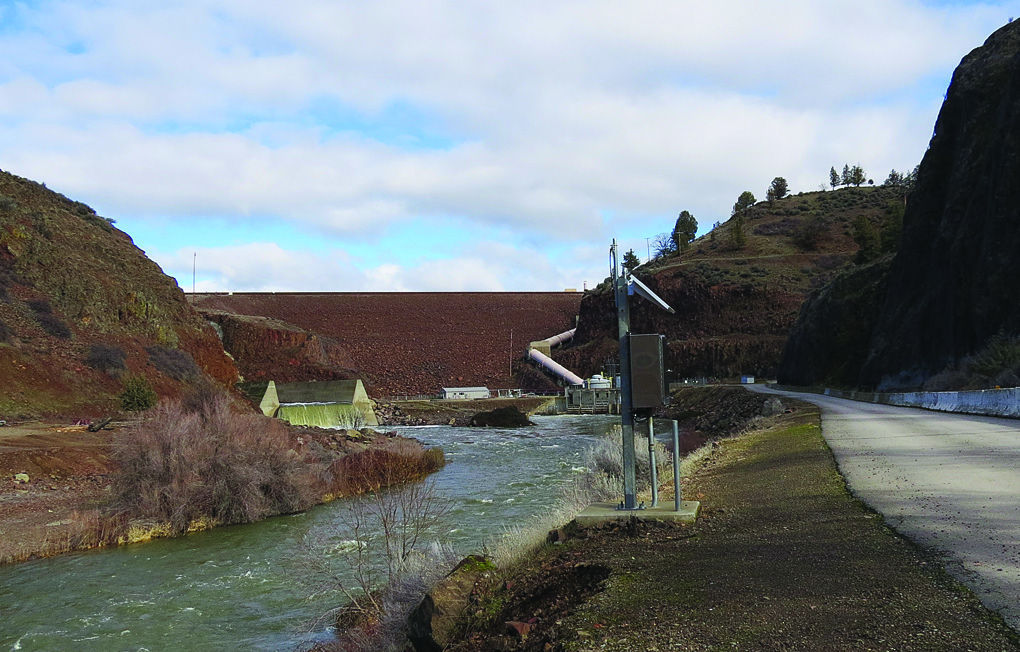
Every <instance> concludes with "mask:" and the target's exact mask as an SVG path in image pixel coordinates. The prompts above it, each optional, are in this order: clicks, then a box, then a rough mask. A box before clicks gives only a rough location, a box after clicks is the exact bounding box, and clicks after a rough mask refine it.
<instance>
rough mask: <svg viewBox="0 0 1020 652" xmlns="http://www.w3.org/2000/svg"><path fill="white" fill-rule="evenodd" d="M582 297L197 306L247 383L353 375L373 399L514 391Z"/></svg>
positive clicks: (355, 297) (254, 296) (286, 297)
mask: <svg viewBox="0 0 1020 652" xmlns="http://www.w3.org/2000/svg"><path fill="white" fill-rule="evenodd" d="M581 297H582V294H581V293H579V292H578V293H575V292H456V293H455V292H449V293H444V292H432V293H426V292H404V293H397V292H392V293H384V292H379V293H273V294H269V293H244V294H240V293H235V294H233V295H200V296H199V297H198V300H197V306H198V307H199V308H200V309H201V310H203V311H204V312H205V314H206V316H207V317H209V318H210V319H213V320H214V321H217V322H219V323H220V324H221V325H222V327H223V337H224V345H225V347H226V349H227V350H228V351H229V352H230V353H231V355H233V356H234V358H235V359H236V361H237V364H238V366H239V368H240V370H241V373H242V375H244V376H245V378H247V379H251V380H255V379H259V378H266V379H269V378H272V379H274V380H281V379H283V380H322V379H326V378H350V377H352V376H354V375H356V376H359V377H361V378H362V379H363V380H364V381H365V384H366V388H367V389H368V391H369V394H370V395H372V396H373V397H376V396H394V395H413V394H432V393H436V392H438V391H439V389H440V388H441V387H449V386H486V387H489V388H505V387H517V386H519V385H520V384H521V382H522V378H523V376H520V375H519V374H518V370H521V371H524V370H527V367H521V366H520V360H521V358H522V357H523V355H524V352H525V351H526V349H527V346H528V343H529V342H531V341H533V340H539V339H543V338H546V337H549V336H551V335H555V334H557V333H560V332H562V331H565V330H568V329H570V328H573V327H574V325H575V320H576V315H577V313H578V310H579V307H580V303H581ZM259 318H262V319H259ZM511 333H512V335H511ZM511 338H512V339H511ZM511 364H513V365H514V367H515V368H514V374H513V376H511V372H510V370H511ZM525 375H527V379H530V381H534V379H533V378H531V376H530V375H528V374H525Z"/></svg>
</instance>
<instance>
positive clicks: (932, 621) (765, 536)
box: [458, 403, 1020, 650]
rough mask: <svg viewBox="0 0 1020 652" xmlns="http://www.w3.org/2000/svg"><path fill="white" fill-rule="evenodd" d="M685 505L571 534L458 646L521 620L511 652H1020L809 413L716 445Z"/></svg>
mask: <svg viewBox="0 0 1020 652" xmlns="http://www.w3.org/2000/svg"><path fill="white" fill-rule="evenodd" d="M685 497H688V498H694V499H698V500H701V501H702V506H703V512H702V517H701V518H700V519H699V521H698V523H697V524H696V525H694V526H687V527H680V526H663V525H651V524H635V525H634V526H632V527H626V526H624V527H616V528H607V529H598V530H588V531H581V532H580V533H579V534H578V535H576V536H575V537H573V538H570V539H568V540H567V541H566V542H565V543H563V544H562V545H555V546H553V545H550V546H547V547H545V548H544V549H542V550H541V551H539V552H538V553H537V554H536V555H534V556H533V557H531V558H529V559H528V560H526V561H525V562H524V563H523V564H522V566H521V567H519V568H517V569H516V570H514V571H512V572H510V573H509V574H508V575H506V576H504V577H501V578H499V579H498V580H497V581H494V582H493V583H492V585H490V586H489V587H487V588H485V589H484V590H483V591H482V597H481V598H480V599H479V601H478V605H477V609H475V610H474V611H473V613H474V614H476V617H475V622H474V623H473V630H472V631H471V633H469V634H468V635H466V636H465V641H464V643H462V646H463V647H461V648H458V649H486V648H487V647H488V648H489V649H496V648H498V647H499V646H501V645H506V644H507V643H508V641H507V638H506V636H505V634H503V632H504V631H505V630H506V625H505V623H506V622H508V621H513V622H518V623H528V624H529V625H530V627H529V628H528V629H530V632H529V633H528V634H527V637H526V638H525V640H524V642H523V643H521V642H520V641H519V640H518V642H517V643H516V649H538V650H541V649H564V650H590V649H599V650H635V649H649V650H654V649H660V650H661V649H709V648H716V647H726V648H736V649H903V650H911V649H916V650H920V649H974V650H986V649H987V650H992V649H994V650H1004V649H1020V640H1018V638H1017V635H1016V633H1015V632H1013V631H1012V630H1011V629H1009V627H1007V626H1006V625H1005V624H1004V623H1003V621H1002V619H1001V618H1000V617H999V616H998V615H996V614H994V613H993V612H990V611H988V610H987V609H985V608H984V607H983V606H982V605H981V604H980V602H979V601H978V600H977V599H976V598H975V597H974V595H973V594H972V593H970V592H969V591H968V590H967V589H965V588H964V587H963V586H962V585H960V584H959V583H958V582H956V581H955V580H954V579H952V578H951V577H950V576H949V575H948V574H947V573H946V572H945V571H944V570H943V568H942V564H941V563H940V560H938V559H935V558H933V557H932V556H931V555H930V554H929V553H926V552H924V551H922V550H920V549H919V548H917V547H915V546H914V545H912V544H911V543H910V542H909V541H908V540H906V539H904V538H903V537H901V536H899V535H897V534H896V533H894V532H893V531H891V530H890V529H889V528H887V527H885V525H884V524H883V521H882V518H881V517H880V516H879V515H878V514H876V513H875V512H873V511H871V510H869V509H868V508H866V507H865V506H864V505H863V504H862V503H860V502H859V501H858V500H856V499H854V498H853V497H852V496H851V495H850V494H849V492H848V491H847V489H846V484H845V483H844V481H843V478H842V477H841V476H840V475H839V473H838V471H837V470H836V466H835V463H834V461H833V457H832V454H831V453H830V451H829V449H828V447H827V446H826V444H825V442H824V440H823V439H822V436H821V430H820V427H819V414H818V410H817V408H815V407H814V406H811V405H808V404H805V403H798V404H797V410H796V411H795V412H794V413H793V414H791V415H787V416H786V417H784V418H783V419H782V420H781V422H780V423H779V424H778V425H777V426H776V427H774V428H771V429H769V430H767V431H759V432H753V433H749V434H746V435H743V436H741V437H739V438H735V439H731V440H726V441H722V442H720V443H719V445H718V446H717V447H715V449H714V451H713V453H712V454H711V455H710V456H709V457H708V459H707V461H706V462H705V464H704V466H702V467H701V468H700V469H699V471H698V472H697V473H695V474H694V475H693V477H692V478H691V480H690V482H689V485H688V486H687V489H686V493H685ZM571 569H573V572H571ZM581 571H583V572H581ZM563 577H595V578H603V577H604V579H601V580H599V581H598V582H596V583H595V584H593V585H589V586H586V587H578V586H577V585H576V583H570V582H566V583H564V582H562V581H561V579H562V578H563ZM582 589H583V590H582ZM546 643H550V644H552V645H553V646H554V647H553V648H545V644H546Z"/></svg>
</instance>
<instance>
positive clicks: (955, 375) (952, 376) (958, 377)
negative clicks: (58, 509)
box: [924, 369, 967, 392]
mask: <svg viewBox="0 0 1020 652" xmlns="http://www.w3.org/2000/svg"><path fill="white" fill-rule="evenodd" d="M966 384H967V374H966V373H965V372H963V371H959V370H958V369H945V370H943V371H940V372H939V373H937V374H935V375H934V376H931V377H930V378H928V380H926V381H924V390H925V391H928V392H944V391H947V390H952V389H959V388H961V387H963V386H965V385H966Z"/></svg>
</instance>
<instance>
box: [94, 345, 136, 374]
mask: <svg viewBox="0 0 1020 652" xmlns="http://www.w3.org/2000/svg"><path fill="white" fill-rule="evenodd" d="M125 357H126V355H125V353H124V349H122V348H120V347H119V346H109V345H107V344H93V345H92V346H91V347H90V348H89V353H88V355H87V356H85V364H87V365H88V366H90V367H92V368H93V369H96V370H98V371H102V372H105V373H111V372H112V373H119V372H121V371H124V368H125V367H124V358H125Z"/></svg>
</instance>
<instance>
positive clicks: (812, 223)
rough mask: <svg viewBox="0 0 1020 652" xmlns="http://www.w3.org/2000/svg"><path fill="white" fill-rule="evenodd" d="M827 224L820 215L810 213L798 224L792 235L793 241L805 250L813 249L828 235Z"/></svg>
mask: <svg viewBox="0 0 1020 652" xmlns="http://www.w3.org/2000/svg"><path fill="white" fill-rule="evenodd" d="M828 232H829V224H828V222H827V221H826V220H825V218H824V217H822V216H821V215H812V216H811V217H809V218H808V219H806V220H804V222H803V223H802V224H801V225H800V228H799V229H797V230H796V232H795V233H794V235H793V242H794V244H796V245H797V246H798V247H800V248H801V249H803V250H805V251H814V250H815V249H817V248H818V245H819V244H820V243H821V242H822V240H823V239H825V237H826V236H827V235H828Z"/></svg>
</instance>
